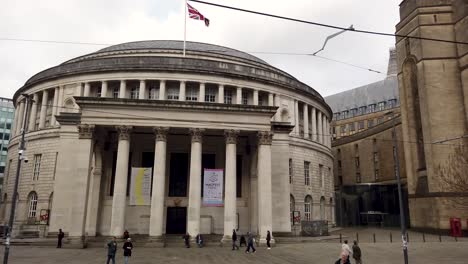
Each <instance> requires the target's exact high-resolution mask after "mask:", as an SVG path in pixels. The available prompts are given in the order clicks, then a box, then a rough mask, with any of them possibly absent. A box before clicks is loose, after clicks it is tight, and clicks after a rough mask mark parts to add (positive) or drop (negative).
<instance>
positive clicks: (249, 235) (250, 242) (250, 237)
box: [245, 232, 257, 253]
mask: <svg viewBox="0 0 468 264" xmlns="http://www.w3.org/2000/svg"><path fill="white" fill-rule="evenodd" d="M254 242H255V238H254V237H253V235H252V233H250V232H247V249H246V250H245V253H250V249H252V253H255V251H257V250H255V247H254Z"/></svg>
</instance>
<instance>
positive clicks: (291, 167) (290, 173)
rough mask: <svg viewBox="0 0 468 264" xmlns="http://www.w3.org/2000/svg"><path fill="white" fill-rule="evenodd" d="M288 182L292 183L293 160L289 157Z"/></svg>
mask: <svg viewBox="0 0 468 264" xmlns="http://www.w3.org/2000/svg"><path fill="white" fill-rule="evenodd" d="M289 183H290V184H291V183H293V160H292V159H289Z"/></svg>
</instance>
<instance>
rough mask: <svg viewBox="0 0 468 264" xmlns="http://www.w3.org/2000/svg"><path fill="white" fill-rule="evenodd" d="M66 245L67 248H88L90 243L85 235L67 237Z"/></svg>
mask: <svg viewBox="0 0 468 264" xmlns="http://www.w3.org/2000/svg"><path fill="white" fill-rule="evenodd" d="M64 242H65V243H64V244H65V247H67V248H87V246H88V243H87V241H86V238H85V237H84V236H81V237H67V238H65V241H64Z"/></svg>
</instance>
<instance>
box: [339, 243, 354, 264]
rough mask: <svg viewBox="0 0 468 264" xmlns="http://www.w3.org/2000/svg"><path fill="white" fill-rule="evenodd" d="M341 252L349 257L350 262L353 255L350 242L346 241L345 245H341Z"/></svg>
mask: <svg viewBox="0 0 468 264" xmlns="http://www.w3.org/2000/svg"><path fill="white" fill-rule="evenodd" d="M341 251H342V252H344V253H345V254H346V255H347V256H348V261H349V256H350V255H351V254H352V253H353V252H352V251H351V248H350V247H349V245H348V240H345V241H344V243H343V245H341Z"/></svg>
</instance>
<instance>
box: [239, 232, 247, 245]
mask: <svg viewBox="0 0 468 264" xmlns="http://www.w3.org/2000/svg"><path fill="white" fill-rule="evenodd" d="M242 245H244V246H247V241H246V240H245V236H244V235H241V237H240V240H239V246H240V247H242Z"/></svg>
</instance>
